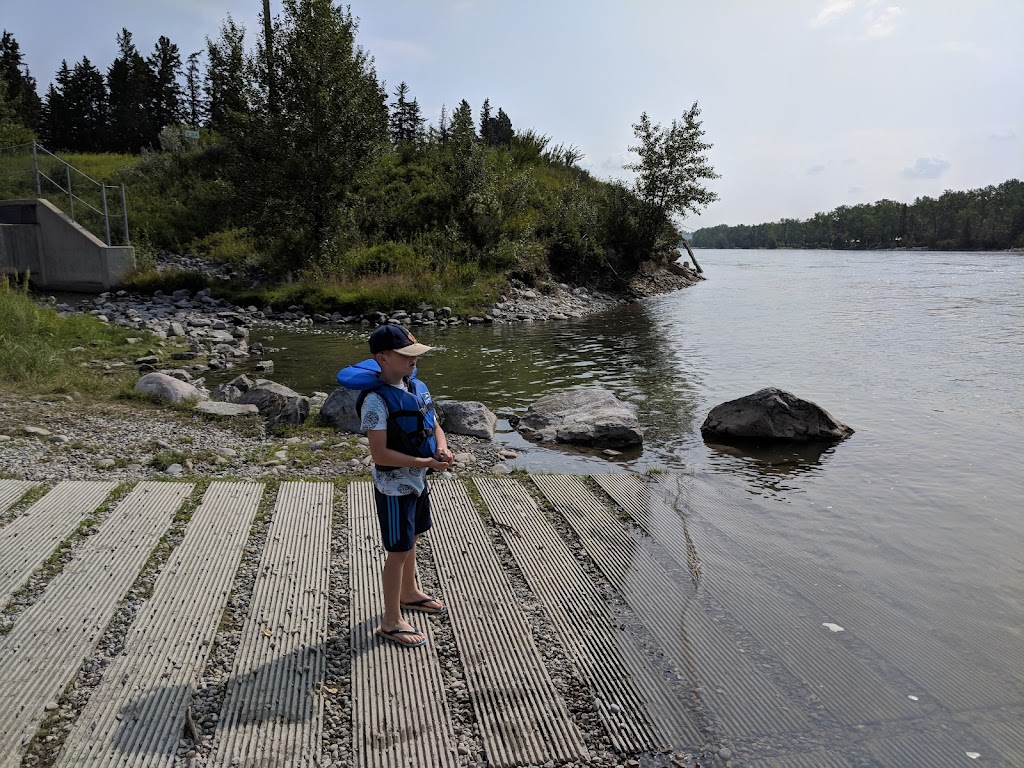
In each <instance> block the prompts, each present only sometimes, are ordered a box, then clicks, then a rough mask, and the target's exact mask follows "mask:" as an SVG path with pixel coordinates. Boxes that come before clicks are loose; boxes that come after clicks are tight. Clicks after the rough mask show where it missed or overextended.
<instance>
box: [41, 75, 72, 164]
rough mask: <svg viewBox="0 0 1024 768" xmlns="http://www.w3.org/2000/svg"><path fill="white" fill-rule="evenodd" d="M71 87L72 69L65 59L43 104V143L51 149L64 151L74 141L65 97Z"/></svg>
mask: <svg viewBox="0 0 1024 768" xmlns="http://www.w3.org/2000/svg"><path fill="white" fill-rule="evenodd" d="M70 85H71V68H70V67H69V66H68V62H67V60H66V59H65V60H63V61H61V63H60V69H58V70H57V75H56V77H55V78H54V82H53V83H50V87H49V88H48V89H47V91H46V100H45V101H44V102H43V126H42V134H43V141H44V143H45V144H46V145H47V146H49V147H50V148H51V149H64V148H65V147H69V146H71V142H72V141H73V139H72V135H71V134H72V130H73V121H72V119H71V113H70V111H69V110H68V105H67V100H66V99H65V96H64V94H65V92H66V91H67V89H68V88H69V87H70Z"/></svg>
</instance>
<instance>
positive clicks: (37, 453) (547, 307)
mask: <svg viewBox="0 0 1024 768" xmlns="http://www.w3.org/2000/svg"><path fill="white" fill-rule="evenodd" d="M694 277H696V279H694V278H692V277H689V276H686V275H677V274H672V273H671V272H669V271H668V270H667V269H664V270H651V271H649V272H646V273H643V274H641V275H639V276H638V277H637V278H636V279H635V280H634V281H633V285H632V286H631V288H632V290H633V297H632V298H627V297H617V296H612V295H611V294H605V293H599V292H596V291H590V290H588V289H582V288H571V287H569V286H566V285H564V284H558V285H555V286H554V290H553V291H552V293H551V294H540V293H536V292H533V291H528V290H521V291H520V293H519V295H517V296H515V297H514V298H511V299H510V298H509V297H502V298H505V299H508V301H506V302H501V301H498V302H495V304H496V307H495V308H493V310H492V311H493V312H495V313H498V314H497V315H496V316H495V315H492V316H491V319H490V322H494V323H499V322H504V323H515V322H524V323H529V322H546V321H552V322H556V321H558V320H562V319H568V318H570V317H582V316H584V315H587V314H591V313H594V312H600V311H602V310H605V309H608V308H610V307H613V306H616V305H619V304H623V303H629V302H631V301H638V300H642V299H643V298H644V297H646V296H652V295H656V294H657V293H665V292H669V291H673V290H678V289H679V288H682V287H686V286H689V285H693V284H695V283H696V282H699V280H700V279H703V278H699V276H694ZM186 293H188V294H189V295H187V296H186V295H185V294H186ZM37 298H38V297H37ZM44 303H48V304H51V305H53V304H54V301H46V302H44ZM497 305H504V306H497ZM55 308H56V309H57V310H58V312H60V313H63V314H92V315H94V316H96V317H97V318H99V319H100V321H101V322H106V323H109V324H110V325H116V326H120V327H123V328H126V329H129V330H137V331H146V332H150V333H153V334H154V336H155V341H154V342H153V346H152V348H149V347H148V345H147V344H146V343H145V340H144V339H139V341H138V353H136V354H133V355H132V358H130V359H128V360H126V361H124V362H116V361H115V362H113V363H110V362H106V363H103V362H99V361H96V362H95V363H94V365H96V366H97V367H100V368H101V370H104V371H107V372H111V373H113V372H116V371H118V370H125V369H127V368H128V367H129V366H135V367H136V368H137V370H138V373H139V375H141V374H144V373H147V372H149V371H151V370H159V371H163V372H171V371H174V372H175V375H176V376H178V377H179V378H183V379H185V380H189V381H192V380H197V379H201V377H202V376H203V375H204V374H207V373H219V372H223V371H226V370H228V369H230V368H233V367H234V361H240V360H242V359H245V360H251V359H256V360H257V361H258V362H257V367H259V366H261V365H264V366H265V368H264V372H263V374H262V375H263V376H265V377H266V378H269V379H271V380H273V364H272V362H271V361H270V360H268V359H267V357H266V356H267V355H270V354H272V352H273V351H274V350H273V349H272V348H270V347H264V346H263V345H262V344H260V343H259V342H255V343H253V344H252V345H250V344H249V342H248V338H249V333H250V328H251V327H254V326H258V325H259V326H265V325H270V326H274V327H279V328H288V329H293V330H296V331H299V332H301V331H303V330H308V329H310V328H312V327H314V326H315V327H324V326H326V327H331V326H343V325H347V326H349V327H351V325H353V324H357V325H362V326H363V327H369V326H370V325H371V324H372V323H375V322H377V321H385V320H386V321H397V322H403V323H404V324H407V325H417V324H422V325H426V324H429V323H431V320H430V319H429V318H427V317H426V316H425V314H424V316H423V317H416V315H415V314H413V315H410V314H409V313H408V312H404V311H396V312H394V313H393V314H392V315H391V316H389V317H383V316H375V317H373V320H371V319H370V318H369V317H365V316H363V317H360V318H359V321H358V323H352V322H349V323H344V322H343V321H344V319H345V318H328V317H326V316H319V317H318V316H316V315H311V314H309V313H305V312H303V311H301V310H298V309H296V311H292V312H284V313H276V315H277V316H272V317H267V316H266V313H264V312H262V311H261V310H257V309H255V308H241V307H237V306H233V305H230V304H228V303H227V302H225V301H223V300H221V299H214V298H213V297H211V296H210V295H209V293H206V292H203V291H200V292H198V293H197V294H195V295H191V293H190V292H177V295H175V294H172V295H170V296H165V295H156V296H153V297H145V296H137V295H132V294H128V293H127V292H123V291H118V292H115V293H110V292H107V293H103V294H99V295H98V296H95V297H92V298H83V299H82V301H80V302H79V303H78V304H77V305H70V304H67V303H64V304H56V306H55ZM417 314H418V313H417ZM445 320H446V319H441V320H437V321H434V324H440V323H441V322H445ZM447 320H448V322H446V324H449V325H451V324H471V323H470V322H469V321H466V322H465V323H463V321H461V320H459V322H458V323H452V322H450V319H447ZM168 347H170V348H172V349H173V348H178V349H180V348H182V347H186V348H187V349H188V351H184V352H172V351H170V350H168V349H167V348H168ZM200 383H201V382H200ZM300 394H305V395H308V396H311V398H312V399H313V402H314V408H313V410H312V412H311V413H310V417H309V418H308V419H307V421H306V423H305V424H304V425H302V426H299V427H295V428H290V429H288V430H286V431H285V434H283V435H278V434H267V433H266V430H265V429H263V424H262V422H261V421H259V420H250V421H245V420H243V421H242V422H231V421H221V420H218V419H216V417H210V416H204V415H201V414H198V413H196V412H194V411H186V410H183V409H181V408H173V407H169V406H166V405H162V406H154V405H152V404H148V403H144V402H139V401H134V400H125V401H117V400H113V401H106V402H103V401H100V402H83V400H81V399H79V398H76V397H72V396H71V395H46V396H31V395H20V394H15V393H11V392H3V391H0V412H2V414H3V415H2V416H0V476H3V477H10V478H13V479H19V480H36V481H44V482H55V481H59V480H68V479H115V480H118V481H121V482H137V481H139V480H144V479H153V478H159V477H186V476H195V475H204V476H210V477H217V478H220V477H239V478H285V477H287V478H326V477H362V476H365V477H368V476H369V468H368V464H369V459H368V451H367V449H366V446H365V438H362V441H361V439H360V436H358V435H354V434H348V433H343V432H339V431H337V430H334V429H333V428H329V427H320V426H319V422H318V420H317V413H318V410H319V405H320V404H322V402H323V400H324V399H326V397H327V394H328V393H300ZM26 427H27V428H29V431H30V432H32V433H34V434H27V433H26ZM450 442H451V444H452V448H453V450H455V452H456V453H457V454H459V455H460V457H461V461H459V462H457V464H456V467H455V472H456V474H458V473H459V472H464V471H467V470H469V471H474V472H483V473H492V472H494V471H495V469H496V468H497V470H496V471H497V472H498V473H505V472H509V471H511V470H510V469H509V467H508V466H507V465H505V464H504V463H503V462H504V461H506V460H508V459H513V458H516V454H515V452H514V451H511V450H509V449H507V448H501V447H499V446H497V445H496V444H495V443H493V442H492V441H489V440H482V439H479V438H473V437H468V436H465V435H452V436H451V439H450ZM174 465H179V467H180V470H178V469H177V468H175V469H174V471H173V473H172V474H170V475H168V474H167V471H166V470H167V469H168V468H170V467H173V466H174Z"/></svg>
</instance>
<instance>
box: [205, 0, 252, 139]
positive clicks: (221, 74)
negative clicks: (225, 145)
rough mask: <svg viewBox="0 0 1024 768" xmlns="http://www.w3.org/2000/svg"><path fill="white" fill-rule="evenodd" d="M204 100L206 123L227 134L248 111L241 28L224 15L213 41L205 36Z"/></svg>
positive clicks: (247, 88) (229, 133) (247, 81)
mask: <svg viewBox="0 0 1024 768" xmlns="http://www.w3.org/2000/svg"><path fill="white" fill-rule="evenodd" d="M206 58H207V65H206V82H205V91H206V103H207V110H208V112H209V125H210V128H212V129H213V130H215V131H219V132H221V133H225V134H228V135H231V134H232V133H233V132H234V130H235V128H236V126H237V120H238V119H239V118H243V117H244V116H246V115H248V114H249V111H250V105H251V101H252V88H251V85H250V82H249V78H248V75H247V72H246V57H245V27H242V26H240V25H238V24H236V23H235V20H234V19H232V18H231V14H228V16H227V18H226V19H225V20H224V23H223V24H222V25H221V28H220V36H219V37H218V38H217V39H216V40H211V39H210V38H206Z"/></svg>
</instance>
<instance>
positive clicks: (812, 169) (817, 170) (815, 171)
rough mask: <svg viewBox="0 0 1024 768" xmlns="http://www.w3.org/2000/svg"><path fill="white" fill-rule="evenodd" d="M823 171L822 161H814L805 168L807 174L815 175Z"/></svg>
mask: <svg viewBox="0 0 1024 768" xmlns="http://www.w3.org/2000/svg"><path fill="white" fill-rule="evenodd" d="M824 172H825V166H824V164H822V163H815V164H814V165H812V166H811V167H810V168H808V169H807V175H808V176H817V175H818V174H819V173H824Z"/></svg>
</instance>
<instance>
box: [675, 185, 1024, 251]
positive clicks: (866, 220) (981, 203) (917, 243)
mask: <svg viewBox="0 0 1024 768" xmlns="http://www.w3.org/2000/svg"><path fill="white" fill-rule="evenodd" d="M690 242H691V244H692V245H694V246H695V247H698V248H834V249H847V248H853V249H891V248H927V249H934V250H1003V249H1006V248H1021V247H1024V182H1021V181H1018V180H1017V179H1011V180H1010V181H1006V182H1004V183H1002V184H1000V185H999V186H997V187H994V186H988V187H983V188H981V189H971V190H968V191H966V192H954V191H946V192H944V193H943V194H942V195H940V196H939V198H938V199H937V200H936V199H935V198H931V197H919V198H917V199H916V200H914V202H913V203H910V204H907V203H897V202H896V201H895V200H879V201H878V202H877V203H869V204H862V205H853V206H849V205H841V206H839V207H838V208H836V209H835V210H832V211H830V212H828V213H816V214H815V215H814V216H812V217H811V218H809V219H806V220H804V221H801V220H799V219H782V220H781V221H777V222H771V223H769V224H755V225H747V224H740V225H737V226H728V225H725V224H722V225H719V226H717V227H706V228H703V229H698V230H697V231H696V232H694V233H693V237H692V238H691V240H690Z"/></svg>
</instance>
